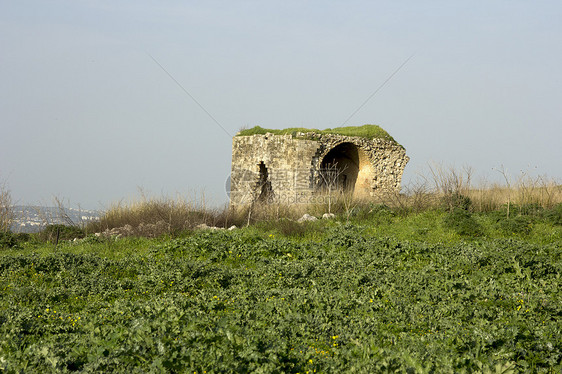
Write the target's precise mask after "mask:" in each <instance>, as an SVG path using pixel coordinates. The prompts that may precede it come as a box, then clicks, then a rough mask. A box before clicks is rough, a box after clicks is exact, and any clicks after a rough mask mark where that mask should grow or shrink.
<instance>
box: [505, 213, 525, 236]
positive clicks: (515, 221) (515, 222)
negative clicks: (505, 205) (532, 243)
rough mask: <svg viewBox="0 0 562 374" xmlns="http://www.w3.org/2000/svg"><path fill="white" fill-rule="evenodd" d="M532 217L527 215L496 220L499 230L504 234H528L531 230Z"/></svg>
mask: <svg viewBox="0 0 562 374" xmlns="http://www.w3.org/2000/svg"><path fill="white" fill-rule="evenodd" d="M532 223H533V222H532V219H531V218H530V217H529V216H522V215H519V216H516V217H514V218H504V219H502V220H500V221H499V222H498V225H499V227H500V230H502V231H503V232H504V233H505V234H508V235H509V234H525V235H526V234H529V233H530V232H531V230H532Z"/></svg>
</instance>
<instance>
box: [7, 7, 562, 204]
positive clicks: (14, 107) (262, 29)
mask: <svg viewBox="0 0 562 374" xmlns="http://www.w3.org/2000/svg"><path fill="white" fill-rule="evenodd" d="M560 20H562V2H560V1H558V0H556V1H555V0H551V1H541V0H538V1H528V0H525V1H520V0H509V1H495V0H487V1H478V0H476V1H475V0H471V1H451V0H443V1H436V0H428V1H419V0H408V1H400V0H397V1H357V0H346V1H327V0H324V1H318V0H312V1H306V0H299V1H293V0H283V1H264V0H261V1H257V0H256V1H235V0H229V1H213V0H211V1H209V0H208V1H170V0H168V1H147V0H134V1H132V0H130V1H129V0H127V1H105V0H97V1H94V0H52V1H47V0H41V1H37V0H17V1H16V0H13V1H9V0H0V82H1V84H0V130H1V131H0V181H2V182H5V183H6V184H7V185H8V187H9V188H10V190H11V193H12V198H13V199H14V201H15V202H16V203H17V204H41V205H52V204H50V203H51V201H52V198H53V197H54V196H56V197H58V198H61V199H64V200H66V201H68V202H69V204H70V205H71V206H75V205H77V204H79V205H80V206H81V207H83V208H86V209H103V208H106V207H108V206H109V205H110V204H111V203H116V202H118V201H120V200H128V199H132V198H135V197H137V196H139V192H138V190H139V188H141V189H143V190H144V191H145V192H147V193H148V194H152V195H155V196H161V195H175V194H177V193H179V194H181V195H183V196H188V195H189V196H193V195H194V194H196V195H197V196H200V195H201V194H202V193H204V195H205V197H206V199H207V201H208V204H209V205H218V204H223V203H225V202H226V201H227V195H226V193H225V188H224V184H225V181H226V179H227V178H228V175H229V172H230V161H231V146H232V140H231V136H232V135H234V134H235V133H236V132H237V131H238V130H239V129H240V128H242V127H252V126H255V125H260V126H262V127H269V128H285V127H297V126H298V127H311V128H320V129H323V128H328V127H338V126H341V125H342V124H343V122H344V121H345V120H346V119H347V118H348V117H349V116H350V115H351V114H352V113H353V112H354V111H355V110H356V109H357V108H358V107H359V106H360V105H361V104H362V103H363V102H364V101H365V100H366V99H367V98H368V97H369V96H370V95H371V94H372V93H373V92H374V91H375V90H376V89H377V88H378V87H379V86H380V85H381V84H382V83H383V82H384V81H385V80H386V79H387V78H388V77H389V76H390V75H391V74H392V73H393V72H394V71H395V70H396V69H397V68H398V67H399V66H400V65H401V64H402V63H403V62H404V61H405V60H406V59H407V58H408V57H410V56H412V55H413V57H412V58H411V59H410V60H409V61H408V63H407V64H406V65H405V66H404V67H402V69H400V71H399V72H398V73H397V74H396V75H394V76H393V77H392V79H391V80H390V81H389V82H388V83H387V84H386V85H385V86H384V87H383V88H382V89H381V90H380V91H379V92H378V93H377V94H376V95H375V96H373V97H372V99H371V100H370V101H369V102H368V103H367V104H366V105H365V106H364V107H362V108H361V110H359V111H358V112H357V113H356V114H355V115H354V116H353V117H352V118H351V119H350V120H349V121H348V123H347V125H363V124H367V123H369V124H377V125H380V126H381V127H383V128H384V129H385V130H387V131H388V132H389V133H390V134H391V135H392V136H393V137H394V138H395V139H396V140H397V141H398V142H399V143H401V144H402V145H403V146H404V147H405V148H406V152H407V154H408V155H409V156H410V158H411V160H410V163H409V164H408V166H407V167H406V171H405V173H404V179H403V184H407V183H409V182H410V181H412V180H413V179H415V178H417V174H418V173H423V172H424V170H425V169H426V166H427V164H428V163H430V162H436V163H442V164H445V165H456V166H458V167H460V166H465V165H466V166H471V167H472V168H473V169H474V170H475V171H476V172H477V174H479V175H481V176H483V177H486V178H487V179H490V180H496V179H498V177H501V176H500V175H499V173H498V172H497V171H495V170H494V169H498V168H501V167H502V165H503V167H504V168H505V169H507V171H508V172H509V173H510V174H511V175H512V176H513V178H514V179H515V178H516V177H517V176H518V175H519V173H520V172H521V171H523V172H525V173H529V174H536V175H539V174H540V175H546V176H548V177H550V178H556V179H558V180H560V179H561V178H562V162H561V159H562V150H561V149H562V147H561V146H560V145H561V139H562V69H561V67H562V22H561V21H560ZM150 56H153V57H154V58H155V59H156V60H157V61H158V62H159V63H160V64H161V65H162V66H163V67H164V68H165V69H166V71H167V72H168V73H169V74H170V75H171V76H172V77H173V78H174V79H175V80H176V81H177V82H179V83H180V84H181V86H183V88H184V89H185V90H186V91H187V92H189V94H190V95H192V96H193V98H195V99H196V100H197V102H198V103H199V104H200V105H201V106H202V107H203V108H205V110H206V111H207V112H208V113H210V115H212V117H214V119H216V121H217V122H218V124H217V123H216V122H215V121H214V120H213V119H211V118H210V117H209V115H208V114H207V113H206V112H205V110H203V109H202V108H201V107H200V106H199V105H198V104H197V103H196V102H194V100H193V99H192V98H191V97H190V96H189V95H188V94H186V93H185V92H184V91H183V90H182V89H181V88H180V87H178V85H177V84H176V83H175V82H174V80H173V79H172V78H170V76H168V75H167V73H165V72H164V71H163V70H162V69H161V68H160V66H158V64H157V63H156V62H155V61H153V59H152V58H151V57H150ZM219 124H220V126H219ZM221 126H222V127H223V128H224V130H223V128H221Z"/></svg>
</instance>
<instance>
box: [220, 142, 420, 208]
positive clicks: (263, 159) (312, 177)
mask: <svg viewBox="0 0 562 374" xmlns="http://www.w3.org/2000/svg"><path fill="white" fill-rule="evenodd" d="M328 159H329V160H328ZM408 160H409V158H408V156H406V151H405V150H404V148H403V147H402V146H400V145H399V144H397V143H395V142H392V141H389V140H383V139H367V138H362V137H355V136H343V135H335V134H318V133H314V132H307V133H296V134H295V136H292V135H273V134H270V133H268V134H265V135H251V136H235V137H234V138H233V140H232V172H231V193H230V202H231V204H233V205H241V204H249V203H251V202H252V201H255V200H261V201H267V202H278V203H282V204H295V203H314V202H317V201H315V199H319V198H321V196H322V186H324V188H325V187H326V180H327V178H326V175H329V174H325V173H324V174H323V170H326V169H327V168H329V167H332V166H333V167H334V168H338V170H337V174H338V178H339V179H342V180H343V181H339V182H341V185H338V186H340V187H341V188H348V189H349V190H350V191H352V192H353V194H354V195H356V196H375V195H376V194H378V193H381V192H383V191H389V190H390V191H396V190H399V189H400V182H401V179H402V173H403V171H404V167H405V166H406V163H407V162H408ZM328 161H330V162H328ZM332 161H333V163H332ZM334 186H335V184H334ZM343 186H346V187H343ZM324 192H325V191H324Z"/></svg>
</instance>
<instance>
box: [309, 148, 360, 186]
mask: <svg viewBox="0 0 562 374" xmlns="http://www.w3.org/2000/svg"><path fill="white" fill-rule="evenodd" d="M358 174H359V150H358V149H357V146H356V145H355V144H352V143H342V144H340V145H337V146H335V147H334V148H332V149H331V150H330V151H329V152H328V153H327V154H326V156H324V158H323V159H322V162H321V163H320V181H319V182H320V186H321V187H322V188H323V189H329V190H338V191H342V192H350V193H352V192H353V190H354V188H355V182H356V181H357V175H358Z"/></svg>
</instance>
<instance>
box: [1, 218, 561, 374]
mask: <svg viewBox="0 0 562 374" xmlns="http://www.w3.org/2000/svg"><path fill="white" fill-rule="evenodd" d="M443 220H444V214H443V213H440V212H435V211H434V212H425V213H422V214H412V215H409V216H406V217H400V216H395V215H393V214H391V213H390V212H388V211H384V210H382V211H380V212H378V213H376V214H371V215H369V216H367V217H362V218H360V219H359V217H355V218H352V222H351V223H348V224H346V223H345V222H335V221H330V222H325V221H322V222H312V223H309V224H306V225H305V226H304V229H302V228H301V226H295V223H294V222H290V221H283V222H279V221H278V222H275V223H267V222H266V223H262V224H261V225H259V226H254V227H250V228H247V229H244V230H238V231H236V232H225V231H219V232H200V233H197V234H195V235H193V236H189V237H186V238H179V239H152V240H149V239H119V240H96V239H94V238H88V239H87V240H85V241H84V242H82V243H78V244H76V243H70V242H65V243H63V244H62V245H60V246H59V248H57V250H56V251H54V250H53V246H52V245H44V244H29V245H27V246H26V247H25V248H23V249H21V250H19V251H5V252H3V256H2V257H1V258H0V289H2V290H3V292H2V293H1V298H0V321H2V324H1V325H0V357H1V358H2V359H1V360H0V367H4V368H6V369H8V370H9V369H13V370H15V369H17V368H23V367H24V365H27V370H28V371H29V370H30V371H41V372H60V371H63V370H65V369H68V370H83V371H98V372H99V371H117V372H131V371H133V370H134V368H137V369H140V370H141V371H150V370H154V371H162V370H171V371H180V370H182V369H185V368H188V369H189V371H190V372H194V371H196V372H198V373H199V372H203V371H204V370H206V371H207V372H213V371H215V372H236V371H240V370H242V371H252V370H257V369H261V370H265V371H275V370H284V371H286V372H306V371H307V370H308V371H313V370H316V371H317V372H344V371H350V370H355V371H357V372H381V371H382V372H385V371H394V370H398V371H401V372H405V371H406V370H407V369H412V370H414V371H416V372H422V371H430V370H432V369H434V370H436V371H437V372H443V371H448V370H449V371H456V372H460V371H462V370H463V369H465V370H468V371H475V370H482V368H484V369H486V368H491V369H493V370H494V372H495V371H496V367H499V368H500V369H502V370H508V369H509V368H512V367H516V368H517V369H519V370H521V371H524V372H533V371H546V370H548V368H550V369H552V370H554V371H559V370H560V369H561V362H562V361H561V360H562V335H561V331H560V324H559V321H558V316H559V315H560V314H562V306H561V305H560V303H559V300H560V290H559V283H560V273H561V272H562V265H561V264H562V261H561V260H562V247H561V243H562V228H561V227H560V226H555V225H552V224H550V223H548V222H546V221H542V220H536V221H535V222H534V223H533V227H532V230H531V231H530V232H524V233H520V234H509V233H506V232H504V231H501V230H499V228H498V227H499V226H497V225H496V223H495V221H494V220H495V218H494V217H493V216H476V220H477V222H478V223H479V224H480V225H482V226H483V227H484V234H483V235H482V236H480V237H477V238H474V239H470V238H467V237H465V236H463V235H460V234H459V233H458V232H456V231H455V230H454V229H448V228H447V227H446V226H444V225H443ZM284 233H285V234H284ZM484 371H485V370H484Z"/></svg>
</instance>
